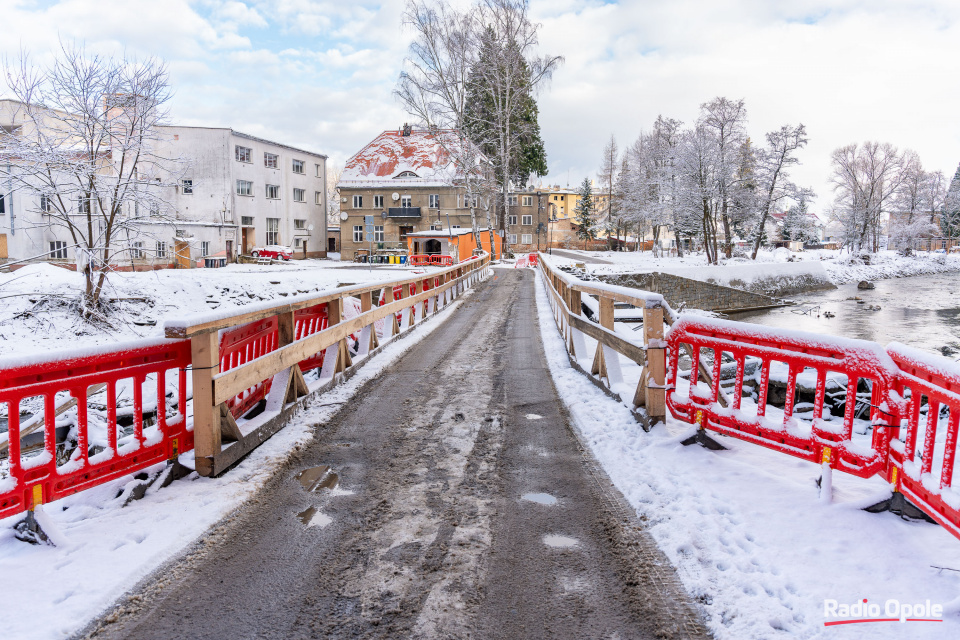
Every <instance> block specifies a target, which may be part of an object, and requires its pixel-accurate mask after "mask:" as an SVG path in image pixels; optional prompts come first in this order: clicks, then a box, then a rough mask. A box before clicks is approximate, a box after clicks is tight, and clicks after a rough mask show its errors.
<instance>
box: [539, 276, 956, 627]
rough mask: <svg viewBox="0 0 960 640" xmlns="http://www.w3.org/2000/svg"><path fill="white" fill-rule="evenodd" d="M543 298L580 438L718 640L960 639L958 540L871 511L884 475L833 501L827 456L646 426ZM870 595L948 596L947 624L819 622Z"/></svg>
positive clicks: (552, 354)
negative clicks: (587, 369)
mask: <svg viewBox="0 0 960 640" xmlns="http://www.w3.org/2000/svg"><path fill="white" fill-rule="evenodd" d="M597 268H600V267H597ZM537 305H538V312H539V323H540V331H541V334H542V336H543V341H544V346H545V349H546V352H547V360H548V363H549V367H550V372H551V375H552V377H553V379H554V382H555V384H556V385H557V389H558V391H559V392H560V395H561V397H562V398H564V401H565V403H566V404H567V407H568V409H569V410H570V413H571V415H572V416H573V418H574V420H575V422H576V425H577V427H578V428H579V430H580V434H581V437H582V439H583V440H584V441H585V442H586V443H587V444H588V445H589V446H590V448H591V450H592V451H593V454H594V455H595V456H596V457H597V459H598V460H599V462H600V463H601V464H602V465H603V467H604V468H605V469H606V471H607V473H608V474H609V475H610V477H611V479H612V480H613V482H614V484H615V485H616V486H617V487H618V488H619V489H620V491H621V492H623V494H624V496H625V497H626V498H627V500H628V501H629V502H630V504H631V505H632V506H633V507H634V508H635V509H636V510H637V513H638V515H639V516H640V517H641V518H643V519H644V520H645V521H646V522H647V523H648V525H649V527H650V531H651V533H652V534H653V536H654V538H655V540H656V541H657V544H658V545H659V546H660V548H661V549H662V550H663V552H664V553H665V554H666V555H667V557H668V558H669V559H670V561H671V562H672V563H673V564H674V565H675V566H676V567H677V570H678V572H679V576H680V578H681V580H682V582H683V584H684V586H685V587H686V589H687V590H688V591H689V593H690V594H691V595H692V596H693V597H694V599H695V600H696V601H697V602H698V603H699V605H700V607H701V608H702V611H703V612H704V615H705V618H706V621H707V623H708V625H709V627H710V629H711V631H712V632H713V634H714V635H715V637H716V638H717V639H718V640H768V639H771V638H791V639H794V638H803V639H810V638H817V639H827V638H830V639H834V638H838V639H844V640H846V639H855V638H857V639H859V638H871V639H873V638H884V639H886V638H889V639H902V638H911V639H931V640H932V639H942V638H956V637H960V540H957V539H956V538H954V537H953V536H951V535H950V534H949V533H947V532H946V531H945V530H944V529H943V528H941V527H938V526H936V525H932V524H926V523H920V522H907V521H904V520H901V519H900V518H899V517H897V516H895V515H893V514H890V513H884V514H870V513H867V512H865V511H862V510H861V509H862V507H864V506H868V505H871V504H874V503H876V502H878V501H879V500H882V499H884V498H886V497H888V496H889V488H888V485H886V483H884V482H883V481H881V480H880V479H878V478H873V479H869V480H863V479H859V478H855V477H852V476H848V475H845V474H842V473H836V474H834V476H833V488H834V494H833V495H834V499H833V503H832V504H824V503H822V502H820V500H819V490H818V488H817V486H816V484H815V481H816V479H817V478H818V477H819V476H820V467H819V466H818V465H813V464H811V463H808V462H805V461H802V460H798V459H795V458H792V457H789V456H784V455H782V454H779V453H776V452H773V451H770V450H767V449H764V448H762V447H758V446H754V445H751V444H748V443H745V442H742V441H739V440H735V439H731V438H724V437H722V436H716V437H717V439H718V440H721V441H722V443H723V445H724V446H726V447H727V448H728V450H726V451H720V452H715V451H708V450H706V449H703V448H701V447H697V446H693V447H684V446H682V445H680V444H679V443H680V441H681V440H683V439H684V438H685V437H686V436H687V435H689V433H690V429H691V427H690V425H686V424H684V423H680V422H675V421H673V420H672V418H671V419H670V421H669V422H668V424H667V425H666V426H665V427H664V426H663V425H659V426H656V427H654V428H653V430H652V431H651V432H650V433H644V431H643V430H642V429H641V428H640V426H639V425H638V424H637V423H636V421H635V420H634V418H633V417H632V415H631V414H630V412H629V410H628V409H627V407H626V406H625V405H619V404H617V403H616V402H615V401H614V400H611V399H610V398H609V397H607V396H606V395H604V393H603V392H601V391H600V390H599V389H597V388H596V387H595V386H593V384H592V383H590V382H589V381H588V380H587V378H586V377H585V376H584V375H583V374H580V373H578V372H576V371H575V370H574V369H572V368H571V367H570V365H569V362H568V359H567V354H566V350H565V348H564V345H563V340H562V338H561V337H560V335H559V334H558V332H557V328H556V325H555V324H554V321H553V317H552V315H551V311H550V307H549V303H548V301H547V297H546V290H545V288H544V286H543V284H542V282H541V281H540V279H539V278H538V279H537ZM587 351H588V353H589V352H590V349H589V345H588V350H587ZM587 364H588V365H589V363H587ZM624 373H625V375H626V371H625V372H624ZM627 397H630V396H627ZM864 598H866V599H867V600H868V601H869V602H872V603H885V602H886V601H887V600H891V599H897V600H899V601H900V602H904V603H907V602H909V603H913V604H916V603H926V601H928V600H929V601H930V602H931V603H932V604H940V605H943V607H944V622H942V623H920V622H916V623H906V624H903V625H902V624H900V623H889V622H887V623H872V624H858V625H845V626H831V627H825V626H824V622H825V618H824V614H823V611H824V600H826V599H834V600H838V601H839V602H840V603H849V604H853V603H855V602H858V601H860V600H863V599H864ZM864 617H866V616H864Z"/></svg>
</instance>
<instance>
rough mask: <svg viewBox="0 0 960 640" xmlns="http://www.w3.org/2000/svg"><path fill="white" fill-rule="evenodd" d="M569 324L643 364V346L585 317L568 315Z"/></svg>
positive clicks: (644, 357) (644, 353)
mask: <svg viewBox="0 0 960 640" xmlns="http://www.w3.org/2000/svg"><path fill="white" fill-rule="evenodd" d="M568 320H569V322H570V326H571V327H574V328H575V329H577V330H579V331H580V332H581V333H583V334H584V335H588V336H590V337H591V338H593V339H594V340H596V341H597V342H600V343H602V344H605V345H607V346H608V347H610V348H611V349H613V350H614V351H617V352H618V353H620V354H622V355H624V356H626V357H627V358H629V359H630V360H633V361H634V362H636V363H637V364H643V361H644V360H645V359H646V352H645V351H644V349H643V347H641V346H638V345H635V344H633V343H632V342H628V341H627V340H624V339H623V338H621V337H620V336H618V335H617V334H615V333H614V332H612V331H610V330H608V329H604V328H603V327H601V326H599V325H597V324H594V323H593V322H590V321H589V320H587V319H585V318H581V317H579V316H575V315H570V316H569V317H568Z"/></svg>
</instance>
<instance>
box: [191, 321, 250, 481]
mask: <svg viewBox="0 0 960 640" xmlns="http://www.w3.org/2000/svg"><path fill="white" fill-rule="evenodd" d="M190 355H191V362H192V363H193V369H192V376H193V443H194V444H193V446H194V456H195V458H196V468H197V473H199V474H200V475H202V476H209V475H211V474H212V473H213V456H215V455H217V454H218V453H220V411H219V409H218V407H217V405H219V404H220V402H225V401H226V400H227V399H229V398H230V397H232V395H236V394H237V393H239V392H240V391H241V390H242V389H241V390H238V391H236V392H235V393H234V394H232V395H231V396H227V397H225V398H223V399H221V400H220V401H219V402H214V399H213V396H214V393H213V377H214V376H215V375H217V373H219V371H220V344H219V338H218V336H217V334H216V333H203V334H200V335H197V336H194V337H193V338H191V339H190ZM262 379H264V378H261V380H262ZM257 382H259V380H258V381H257ZM249 386H251V385H247V387H249ZM247 387H244V388H247Z"/></svg>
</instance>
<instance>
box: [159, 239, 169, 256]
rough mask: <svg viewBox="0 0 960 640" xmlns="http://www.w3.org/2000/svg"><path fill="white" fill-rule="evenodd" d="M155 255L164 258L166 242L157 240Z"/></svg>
mask: <svg viewBox="0 0 960 640" xmlns="http://www.w3.org/2000/svg"><path fill="white" fill-rule="evenodd" d="M157 257H158V258H166V257H167V243H166V242H160V241H159V240H158V241H157Z"/></svg>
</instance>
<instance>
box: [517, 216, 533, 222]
mask: <svg viewBox="0 0 960 640" xmlns="http://www.w3.org/2000/svg"><path fill="white" fill-rule="evenodd" d="M520 224H533V216H532V215H530V216H520Z"/></svg>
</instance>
